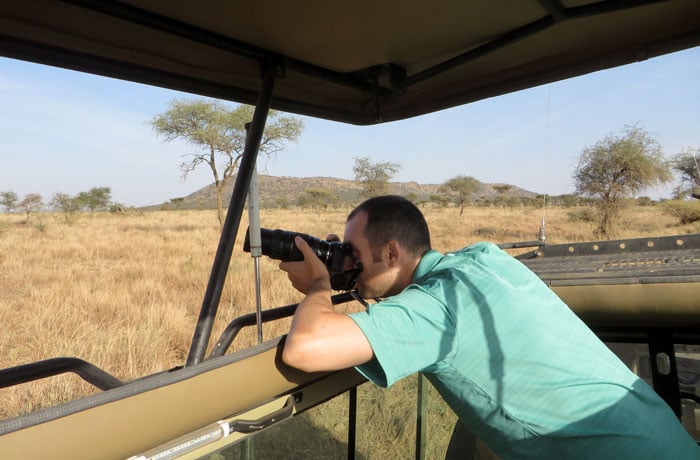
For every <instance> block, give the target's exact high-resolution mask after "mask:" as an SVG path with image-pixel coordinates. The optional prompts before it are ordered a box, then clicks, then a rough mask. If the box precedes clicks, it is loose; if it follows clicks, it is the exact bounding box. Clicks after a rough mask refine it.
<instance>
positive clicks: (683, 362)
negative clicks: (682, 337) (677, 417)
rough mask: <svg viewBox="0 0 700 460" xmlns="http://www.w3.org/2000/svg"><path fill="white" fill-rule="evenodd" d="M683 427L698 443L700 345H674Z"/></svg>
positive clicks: (699, 437) (699, 431)
mask: <svg viewBox="0 0 700 460" xmlns="http://www.w3.org/2000/svg"><path fill="white" fill-rule="evenodd" d="M675 348H676V368H677V369H678V384H679V387H680V390H681V398H682V399H681V410H682V420H683V426H685V428H686V429H687V430H688V432H689V433H690V435H691V436H692V437H693V439H695V440H696V441H698V442H700V404H699V403H698V401H700V345H676V346H675Z"/></svg>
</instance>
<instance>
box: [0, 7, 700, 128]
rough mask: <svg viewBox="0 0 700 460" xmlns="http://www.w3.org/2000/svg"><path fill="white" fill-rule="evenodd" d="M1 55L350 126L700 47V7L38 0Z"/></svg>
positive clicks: (6, 23) (16, 20)
mask: <svg viewBox="0 0 700 460" xmlns="http://www.w3.org/2000/svg"><path fill="white" fill-rule="evenodd" d="M0 31H1V32H0V55H4V56H7V57H12V58H18V59H22V60H28V61H34V62H38V63H44V64H49V65H56V66H60V67H66V68H70V69H74V70H80V71H85V72H90V73H95V74H101V75H105V76H110V77H115V78H120V79H125V80H131V81H136V82H141V83H146V84H151V85H157V86H163V87H167V88H171V89H176V90H181V91H186V92H191V93H196V94H201V95H206V96H211V97H216V98H221V99H225V100H231V101H236V102H242V103H248V104H254V103H255V102H256V97H257V93H258V92H259V88H260V75H261V68H271V69H275V71H276V72H278V74H280V75H281V76H283V78H281V79H279V80H278V82H277V83H276V86H275V92H274V98H273V101H272V107H273V108H275V109H278V110H283V111H287V112H292V113H298V114H304V115H310V116H315V117H322V118H327V119H332V120H337V121H342V122H348V123H355V124H372V123H378V122H386V121H392V120H399V119H403V118H408V117H412V116H416V115H420V114H424V113H428V112H432V111H435V110H440V109H445V108H448V107H452V106H456V105H461V104H465V103H468V102H472V101H476V100H479V99H483V98H487V97H491V96H496V95H500V94H504V93H507V92H511V91H515V90H518V89H523V88H527V87H531V86H535V85H539V84H544V83H547V82H551V81H556V80H560V79H564V78H568V77H572V76H576V75H580V74H584V73H588V72H593V71H596V70H600V69H604V68H609V67H613V66H618V65H622V64H626V63H630V62H634V61H638V60H643V59H647V58H650V57H654V56H658V55H661V54H664V53H669V52H673V51H677V50H681V49H685V48H689V47H693V46H697V45H699V44H700V2H698V1H697V0H667V1H659V0H609V1H593V0H498V1H494V0H470V1H465V0H434V1H432V2H426V1H424V0H405V1H403V2H394V1H387V0H356V1H353V2H345V3H338V2H328V1H320V0H309V1H305V2H288V1H284V0H268V1H261V2H241V1H231V0H208V1H206V2H197V3H194V2H183V1H172V0H124V1H112V0H60V1H59V0H31V1H23V2H1V3H0Z"/></svg>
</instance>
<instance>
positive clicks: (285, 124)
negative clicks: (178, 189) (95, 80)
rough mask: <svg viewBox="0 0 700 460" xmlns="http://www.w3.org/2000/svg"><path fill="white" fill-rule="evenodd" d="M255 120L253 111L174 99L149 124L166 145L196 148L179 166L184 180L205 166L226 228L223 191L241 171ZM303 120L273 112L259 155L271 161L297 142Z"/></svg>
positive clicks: (213, 103)
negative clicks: (175, 143)
mask: <svg viewBox="0 0 700 460" xmlns="http://www.w3.org/2000/svg"><path fill="white" fill-rule="evenodd" d="M252 118H253V107H251V106H248V105H240V106H237V107H236V108H230V107H228V106H225V105H224V104H222V103H221V102H219V101H214V100H204V99H197V100H191V99H173V100H172V101H170V106H169V107H168V110H166V111H165V112H164V113H162V114H160V115H157V116H155V117H154V118H153V119H152V120H151V121H150V124H151V126H152V127H153V129H154V131H155V132H156V133H157V134H158V135H160V136H162V137H163V138H164V139H165V141H166V142H170V141H173V140H175V139H183V140H185V141H187V142H188V143H190V144H192V145H193V146H194V147H196V148H197V151H196V152H194V153H189V154H185V155H183V157H184V158H186V160H185V161H183V162H182V164H181V165H180V170H181V171H182V177H183V179H185V178H187V175H188V174H189V173H190V172H192V171H194V170H195V169H196V168H197V167H198V166H200V165H202V164H204V165H207V166H209V169H210V170H211V173H212V175H213V176H214V187H215V188H216V209H217V216H218V218H219V224H220V225H223V215H224V213H223V189H224V185H225V184H226V181H227V180H228V179H229V178H230V177H231V176H233V175H234V174H235V173H236V171H237V170H238V166H239V164H240V161H241V157H242V155H243V150H244V148H245V139H246V128H245V124H246V123H248V122H249V121H250V120H251V119H252ZM303 127H304V124H303V121H302V120H301V119H300V118H295V117H288V116H281V115H280V114H279V113H278V112H275V111H270V113H269V114H268V122H267V126H266V127H265V130H264V132H263V136H262V140H261V143H260V149H259V152H260V153H261V154H263V155H265V156H267V157H268V158H269V157H272V156H274V155H275V154H277V153H279V152H281V151H282V150H283V147H284V144H285V142H287V141H296V140H297V139H298V138H299V136H300V135H301V132H302V130H303Z"/></svg>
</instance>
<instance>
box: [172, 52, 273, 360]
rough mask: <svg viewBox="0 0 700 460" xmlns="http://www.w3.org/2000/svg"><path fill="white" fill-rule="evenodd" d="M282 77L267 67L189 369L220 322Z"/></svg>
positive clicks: (191, 348)
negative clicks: (223, 294)
mask: <svg viewBox="0 0 700 460" xmlns="http://www.w3.org/2000/svg"><path fill="white" fill-rule="evenodd" d="M281 74H282V67H281V66H280V65H279V64H277V63H267V65H265V66H263V79H262V86H261V88H260V94H259V96H258V102H257V103H256V105H255V111H254V112H253V121H252V122H251V125H250V131H249V133H248V135H247V136H246V143H245V149H244V150H243V157H242V159H241V165H240V167H239V168H238V174H237V176H236V182H235V184H234V186H233V193H232V194H231V201H230V202H229V205H228V211H227V213H226V218H225V220H224V225H223V227H222V229H221V237H220V238H219V246H218V248H217V250H216V255H215V256H214V263H213V266H212V269H211V274H210V275H209V283H208V284H207V290H206V292H205V293H204V299H203V301H202V308H201V309H200V311H199V319H198V320H197V325H196V327H195V331H194V336H193V337H192V345H191V346H190V351H189V354H188V356H187V362H186V364H185V365H186V366H192V365H194V364H197V363H199V362H200V361H202V360H203V359H204V354H205V353H206V349H207V345H208V344H209V338H210V337H211V330H212V326H213V324H214V319H215V318H216V311H217V309H218V308H219V300H220V299H221V292H222V291H223V287H224V282H225V280H226V273H227V272H228V267H229V263H230V261H231V253H232V252H233V245H234V242H235V241H236V235H237V234H238V227H239V226H240V224H241V215H242V214H243V209H244V207H245V199H246V196H247V195H248V188H249V187H250V178H251V177H252V175H253V172H254V171H255V163H256V159H257V156H258V149H259V148H260V141H261V139H262V134H263V130H264V129H265V122H266V121H267V114H268V112H269V111H270V104H271V102H272V93H273V89H274V86H275V80H276V78H277V77H278V76H280V75H281Z"/></svg>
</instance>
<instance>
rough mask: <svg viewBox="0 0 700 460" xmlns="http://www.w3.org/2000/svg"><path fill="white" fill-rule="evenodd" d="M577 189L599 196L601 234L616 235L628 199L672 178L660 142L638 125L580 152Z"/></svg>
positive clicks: (575, 176) (597, 198)
mask: <svg viewBox="0 0 700 460" xmlns="http://www.w3.org/2000/svg"><path fill="white" fill-rule="evenodd" d="M573 179H574V183H575V185H576V191H577V192H578V193H581V194H583V195H585V196H590V197H593V198H595V199H596V201H597V204H598V206H599V208H600V211H601V221H600V224H599V226H598V229H597V231H598V233H599V234H600V235H602V236H604V237H606V238H609V237H611V236H612V235H613V233H614V229H615V226H616V224H617V221H618V219H619V215H620V211H621V209H622V205H623V203H624V201H625V199H626V198H629V197H631V196H633V195H634V194H635V193H638V192H640V191H642V190H644V189H647V188H649V187H651V186H654V185H658V184H663V183H667V182H669V181H670V180H671V179H672V175H671V169H670V166H669V163H668V162H667V161H665V160H664V154H663V151H662V149H661V145H660V144H659V142H658V141H657V140H656V139H655V138H654V137H653V136H652V135H651V134H649V133H648V132H647V131H646V130H645V129H644V128H643V127H641V126H639V125H638V124H635V125H626V126H625V127H624V128H623V129H622V131H621V132H620V133H619V134H609V135H608V136H606V137H605V138H604V139H603V140H601V141H598V142H596V143H595V144H593V145H592V146H590V147H586V148H584V149H583V151H582V152H581V156H580V157H579V163H578V166H577V167H576V169H575V171H574V174H573Z"/></svg>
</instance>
